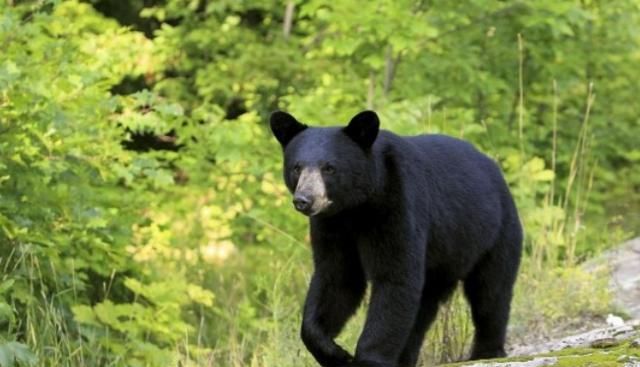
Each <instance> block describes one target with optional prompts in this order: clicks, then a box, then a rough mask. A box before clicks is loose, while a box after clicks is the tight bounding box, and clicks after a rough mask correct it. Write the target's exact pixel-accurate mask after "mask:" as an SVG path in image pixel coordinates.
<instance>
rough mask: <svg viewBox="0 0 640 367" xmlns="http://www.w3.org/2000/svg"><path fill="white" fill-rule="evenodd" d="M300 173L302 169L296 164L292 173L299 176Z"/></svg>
mask: <svg viewBox="0 0 640 367" xmlns="http://www.w3.org/2000/svg"><path fill="white" fill-rule="evenodd" d="M301 171H302V167H300V164H299V163H296V164H295V166H293V173H294V174H296V175H299V174H300V172H301Z"/></svg>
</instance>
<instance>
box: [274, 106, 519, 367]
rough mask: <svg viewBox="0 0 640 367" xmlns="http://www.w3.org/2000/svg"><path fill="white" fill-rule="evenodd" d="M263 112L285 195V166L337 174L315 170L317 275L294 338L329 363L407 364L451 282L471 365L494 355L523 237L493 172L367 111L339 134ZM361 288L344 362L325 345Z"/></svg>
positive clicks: (500, 348) (291, 179)
mask: <svg viewBox="0 0 640 367" xmlns="http://www.w3.org/2000/svg"><path fill="white" fill-rule="evenodd" d="M273 116H274V118H272V121H271V127H272V130H273V132H274V135H275V136H276V137H278V140H279V141H280V142H281V144H282V147H283V150H284V179H285V183H286V185H287V187H288V188H289V190H290V191H291V192H292V193H293V192H294V191H295V188H296V184H297V182H296V180H297V177H298V176H297V174H296V170H294V169H293V167H294V166H296V165H297V166H298V167H300V166H302V167H309V166H318V167H321V166H323V165H326V164H330V165H332V166H333V167H335V171H334V172H332V174H330V175H324V173H323V179H324V182H325V185H326V192H327V194H328V197H329V199H331V200H332V204H331V205H330V206H329V207H328V209H327V210H326V211H324V212H321V213H320V214H317V215H315V216H312V217H310V219H309V222H310V227H311V242H312V248H313V260H314V268H315V269H314V273H313V276H312V279H311V284H310V286H309V291H308V295H307V299H306V302H305V306H304V316H303V323H302V332H301V336H302V340H303V342H304V343H305V345H306V346H307V348H308V349H309V351H310V352H311V353H312V354H313V356H314V357H315V358H316V360H317V361H318V362H319V363H320V364H321V365H322V366H328V367H333V366H352V367H355V366H371V367H373V366H377V367H396V366H400V367H413V366H415V365H416V362H417V360H418V354H419V351H420V346H421V345H422V341H423V338H424V335H425V332H426V330H427V329H428V328H429V325H430V324H431V322H432V321H433V320H434V318H435V316H436V313H437V311H438V305H439V304H440V303H441V302H443V301H445V300H446V299H447V297H448V296H449V295H450V294H451V293H452V291H453V290H454V288H455V286H456V284H457V283H458V281H463V282H464V290H465V295H466V297H467V299H468V301H469V303H470V305H471V309H472V316H473V321H474V324H475V328H476V332H475V340H474V345H473V350H472V353H471V359H479V358H490V357H500V356H504V355H505V351H504V342H505V333H506V327H507V322H508V318H509V308H510V302H511V296H512V289H513V284H514V282H515V279H516V273H517V271H518V266H519V263H520V255H521V246H522V229H521V225H520V221H519V219H518V214H517V211H516V207H515V205H514V202H513V199H512V197H511V194H510V193H509V189H508V187H507V185H506V183H505V181H504V179H503V177H502V174H501V172H500V169H499V168H498V166H497V165H496V164H495V163H494V162H493V161H492V160H491V159H490V158H488V157H487V156H485V155H484V154H482V153H480V152H479V151H478V150H476V149H475V148H474V147H473V146H472V145H471V144H469V143H466V142H464V141H462V140H458V139H455V138H451V137H447V136H443V135H421V136H414V137H401V136H398V135H395V134H393V133H391V132H389V131H385V130H380V131H379V130H378V118H377V116H376V115H375V113H374V112H371V111H365V112H363V113H361V114H359V115H357V116H356V117H354V119H353V120H352V121H351V123H350V124H349V126H348V127H346V128H337V127H330V128H315V127H306V125H303V124H301V123H299V122H297V121H296V120H295V118H293V117H292V116H290V115H287V116H288V117H287V116H284V115H282V113H281V112H277V113H275V114H274V115H273ZM289 117H290V118H289ZM282 121H286V123H283V122H282ZM283 137H285V138H283ZM367 282H370V283H371V286H372V288H371V300H370V305H369V310H368V313H367V319H366V324H365V326H364V330H363V331H362V334H361V336H360V339H359V341H358V345H357V347H356V351H355V355H354V356H353V357H352V356H351V355H350V354H349V353H348V352H346V351H345V350H344V349H342V348H341V347H340V346H338V345H337V344H336V343H335V342H334V340H333V339H334V338H335V337H336V336H337V335H338V334H339V333H340V331H341V329H342V328H343V326H344V324H345V323H346V321H347V320H348V319H349V318H350V317H351V316H352V315H353V313H354V312H355V311H356V309H357V308H358V306H359V305H360V303H361V301H362V298H363V296H364V294H365V288H366V284H367Z"/></svg>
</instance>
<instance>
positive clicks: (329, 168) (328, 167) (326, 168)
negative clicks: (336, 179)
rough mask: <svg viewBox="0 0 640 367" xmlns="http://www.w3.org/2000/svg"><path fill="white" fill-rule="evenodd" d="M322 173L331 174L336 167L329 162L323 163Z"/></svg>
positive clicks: (334, 171)
mask: <svg viewBox="0 0 640 367" xmlns="http://www.w3.org/2000/svg"><path fill="white" fill-rule="evenodd" d="M322 173H325V174H327V175H332V174H334V173H336V168H335V167H334V166H332V165H330V164H327V165H324V166H323V167H322Z"/></svg>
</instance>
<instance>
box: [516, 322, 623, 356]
mask: <svg viewBox="0 0 640 367" xmlns="http://www.w3.org/2000/svg"><path fill="white" fill-rule="evenodd" d="M634 333H635V330H634V328H633V326H631V325H623V326H618V327H606V328H601V329H595V330H591V331H588V332H586V333H582V334H577V335H572V336H568V337H566V338H562V339H559V340H552V341H550V342H547V343H543V344H538V345H527V346H520V347H516V348H514V349H513V350H512V351H511V353H509V354H510V355H512V356H525V355H532V354H539V353H548V352H555V351H558V350H562V349H565V348H583V347H591V346H592V343H596V344H598V343H597V342H598V341H604V340H609V342H608V343H609V344H611V343H613V341H611V340H615V341H616V343H618V342H619V341H620V340H625V339H628V338H630V337H631V336H633V335H634ZM603 343H605V344H606V343H607V342H606V341H605V342H603ZM616 345H617V344H616ZM601 348H606V346H604V344H603V346H602V347H601Z"/></svg>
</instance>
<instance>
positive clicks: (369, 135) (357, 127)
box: [343, 111, 380, 149]
mask: <svg viewBox="0 0 640 367" xmlns="http://www.w3.org/2000/svg"><path fill="white" fill-rule="evenodd" d="M379 129H380V120H379V119H378V115H376V113H375V112H373V111H362V112H360V113H359V114H357V115H355V116H354V117H353V118H352V119H351V122H349V125H347V127H345V128H344V129H343V131H344V132H345V133H346V134H347V135H348V136H349V137H350V138H351V139H353V141H355V142H356V143H358V145H360V146H361V147H362V148H363V149H369V148H371V145H373V142H374V141H376V137H377V136H378V131H379Z"/></svg>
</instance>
